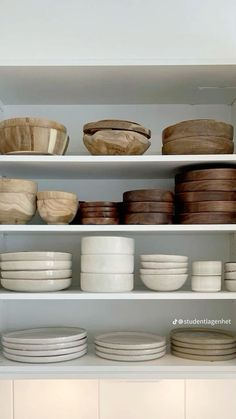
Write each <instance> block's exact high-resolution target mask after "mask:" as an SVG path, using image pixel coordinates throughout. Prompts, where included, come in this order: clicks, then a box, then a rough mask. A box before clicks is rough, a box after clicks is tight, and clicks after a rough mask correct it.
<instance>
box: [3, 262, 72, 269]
mask: <svg viewBox="0 0 236 419" xmlns="http://www.w3.org/2000/svg"><path fill="white" fill-rule="evenodd" d="M71 266H72V262H71V260H31V261H28V260H26V261H24V260H20V261H18V262H14V261H11V262H9V261H8V262H1V269H2V270H3V271H34V270H37V269H39V270H51V269H71Z"/></svg>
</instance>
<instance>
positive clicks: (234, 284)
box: [225, 280, 236, 292]
mask: <svg viewBox="0 0 236 419" xmlns="http://www.w3.org/2000/svg"><path fill="white" fill-rule="evenodd" d="M225 288H226V289H227V291H231V292H236V281H232V280H230V281H225Z"/></svg>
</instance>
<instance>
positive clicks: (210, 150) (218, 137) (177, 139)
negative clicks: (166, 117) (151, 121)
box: [162, 119, 234, 154]
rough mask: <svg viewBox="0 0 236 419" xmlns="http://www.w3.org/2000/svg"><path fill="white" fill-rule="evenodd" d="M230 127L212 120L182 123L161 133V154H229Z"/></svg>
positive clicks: (232, 132)
mask: <svg viewBox="0 0 236 419" xmlns="http://www.w3.org/2000/svg"><path fill="white" fill-rule="evenodd" d="M233 135H234V129H233V126H232V125H229V124H226V123H225V122H219V121H215V120H214V119H195V120H190V121H183V122H180V123H178V124H175V125H172V126H170V127H167V128H165V129H164V131H163V132H162V142H163V147H162V154H231V153H233V151H234V143H233Z"/></svg>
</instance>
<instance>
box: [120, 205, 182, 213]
mask: <svg viewBox="0 0 236 419" xmlns="http://www.w3.org/2000/svg"><path fill="white" fill-rule="evenodd" d="M173 210H174V204H173V203H172V202H127V203H124V211H125V212H128V213H136V212H167V213H171V214H172V213H173Z"/></svg>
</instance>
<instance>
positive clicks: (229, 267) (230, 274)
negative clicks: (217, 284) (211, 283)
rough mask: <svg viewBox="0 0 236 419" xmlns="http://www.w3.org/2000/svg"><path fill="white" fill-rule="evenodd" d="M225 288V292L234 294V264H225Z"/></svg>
mask: <svg viewBox="0 0 236 419" xmlns="http://www.w3.org/2000/svg"><path fill="white" fill-rule="evenodd" d="M225 287H226V289H227V291H231V292H236V262H226V263H225Z"/></svg>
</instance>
